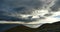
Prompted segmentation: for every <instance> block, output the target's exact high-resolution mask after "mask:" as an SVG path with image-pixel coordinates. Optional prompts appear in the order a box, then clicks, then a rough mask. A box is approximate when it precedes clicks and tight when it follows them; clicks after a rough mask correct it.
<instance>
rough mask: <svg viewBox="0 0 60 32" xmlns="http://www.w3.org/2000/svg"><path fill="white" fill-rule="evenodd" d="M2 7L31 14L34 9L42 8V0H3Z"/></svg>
mask: <svg viewBox="0 0 60 32" xmlns="http://www.w3.org/2000/svg"><path fill="white" fill-rule="evenodd" d="M3 2H4V3H3V4H2V7H3V9H5V10H8V11H9V12H10V11H12V12H14V13H22V14H29V13H31V11H32V10H34V9H39V8H42V6H43V4H44V2H42V1H41V0H3Z"/></svg>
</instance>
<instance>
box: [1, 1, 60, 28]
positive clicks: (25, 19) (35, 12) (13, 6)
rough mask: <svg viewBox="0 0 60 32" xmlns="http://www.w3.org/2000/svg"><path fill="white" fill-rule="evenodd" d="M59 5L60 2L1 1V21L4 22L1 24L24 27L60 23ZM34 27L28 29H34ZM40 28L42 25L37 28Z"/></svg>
mask: <svg viewBox="0 0 60 32" xmlns="http://www.w3.org/2000/svg"><path fill="white" fill-rule="evenodd" d="M59 3H60V0H0V19H1V20H2V21H0V23H16V24H18V23H19V24H23V25H24V24H41V23H42V24H45V23H54V22H58V21H60V16H59V15H60V4H59ZM52 20H53V21H52ZM10 21H11V22H10ZM25 26H28V25H25ZM32 26H33V27H34V26H35V25H32ZM32 26H28V27H31V28H32ZM39 26H41V25H38V26H37V27H39ZM35 28H36V27H35Z"/></svg>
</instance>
